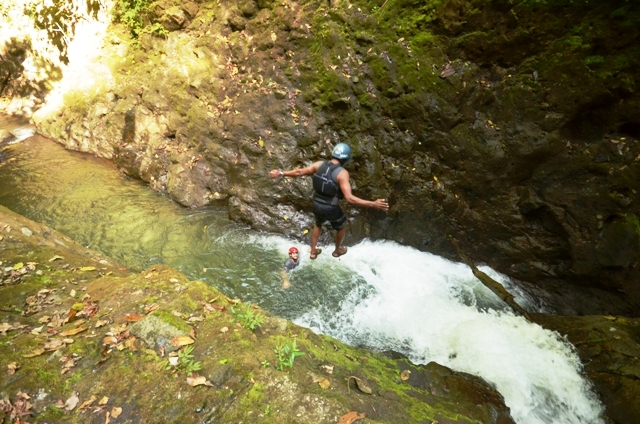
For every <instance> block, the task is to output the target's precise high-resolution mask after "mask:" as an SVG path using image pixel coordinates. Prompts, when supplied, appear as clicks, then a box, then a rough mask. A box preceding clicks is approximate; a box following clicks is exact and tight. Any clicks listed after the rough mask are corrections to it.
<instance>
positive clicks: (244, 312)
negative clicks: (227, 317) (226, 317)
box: [231, 306, 264, 331]
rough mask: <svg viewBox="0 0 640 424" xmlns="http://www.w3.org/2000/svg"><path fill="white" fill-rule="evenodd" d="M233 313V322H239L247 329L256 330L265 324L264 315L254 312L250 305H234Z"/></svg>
mask: <svg viewBox="0 0 640 424" xmlns="http://www.w3.org/2000/svg"><path fill="white" fill-rule="evenodd" d="M231 313H232V314H233V318H232V319H231V322H239V323H240V325H242V326H243V327H244V328H246V329H247V330H251V331H254V330H255V329H256V328H258V327H260V326H261V325H262V324H264V317H263V316H262V315H260V314H256V313H254V312H253V311H252V310H251V308H249V307H237V308H236V307H235V306H234V307H232V308H231Z"/></svg>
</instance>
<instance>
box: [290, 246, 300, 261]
mask: <svg viewBox="0 0 640 424" xmlns="http://www.w3.org/2000/svg"><path fill="white" fill-rule="evenodd" d="M289 257H290V258H291V259H293V260H294V261H297V260H298V248H297V247H290V248H289Z"/></svg>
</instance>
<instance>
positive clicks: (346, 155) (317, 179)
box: [269, 143, 389, 259]
mask: <svg viewBox="0 0 640 424" xmlns="http://www.w3.org/2000/svg"><path fill="white" fill-rule="evenodd" d="M331 156H332V158H331V159H330V160H325V161H318V162H315V163H313V164H312V165H309V166H307V167H306V168H300V169H293V170H290V171H281V170H279V169H273V170H271V172H269V176H270V177H271V178H278V177H302V176H305V175H312V176H313V177H312V178H313V190H314V194H313V215H314V216H315V218H316V225H315V226H314V227H313V233H312V234H311V259H315V258H316V257H317V256H318V255H319V254H320V253H321V252H322V249H319V248H318V247H317V244H318V239H319V238H320V234H321V233H322V224H323V223H324V222H326V221H329V223H330V224H331V227H332V228H333V229H334V230H336V231H337V233H336V247H335V250H334V251H333V254H332V255H333V256H334V257H336V258H338V257H340V256H342V255H344V254H345V253H347V248H346V247H344V246H342V240H344V236H345V234H346V228H345V224H346V223H347V217H346V216H345V215H344V212H342V209H341V208H340V206H339V205H338V201H339V200H340V199H345V200H346V201H347V202H349V203H351V204H352V205H357V206H364V207H368V208H375V209H380V210H383V211H386V210H388V209H389V204H388V203H387V202H386V201H385V199H377V200H375V201H372V200H364V199H361V198H359V197H358V196H356V195H354V194H353V193H352V192H351V184H350V182H349V172H348V171H347V170H346V169H344V164H345V163H346V162H347V161H348V160H349V159H351V148H350V147H349V146H348V145H346V144H345V143H338V144H337V145H336V147H335V148H334V149H333V152H332V154H331Z"/></svg>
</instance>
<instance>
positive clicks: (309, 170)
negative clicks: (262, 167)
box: [269, 161, 322, 178]
mask: <svg viewBox="0 0 640 424" xmlns="http://www.w3.org/2000/svg"><path fill="white" fill-rule="evenodd" d="M320 165H322V161H318V162H316V163H313V164H311V165H309V166H307V167H306V168H298V169H292V170H290V171H281V170H279V169H272V170H271V171H269V176H270V177H271V178H278V177H302V176H305V175H313V174H315V173H316V171H317V170H318V168H319V167H320Z"/></svg>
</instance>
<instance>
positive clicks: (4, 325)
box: [0, 322, 13, 336]
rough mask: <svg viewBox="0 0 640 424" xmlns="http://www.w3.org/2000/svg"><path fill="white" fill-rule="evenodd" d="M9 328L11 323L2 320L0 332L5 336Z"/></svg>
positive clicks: (11, 327) (11, 328) (10, 328)
mask: <svg viewBox="0 0 640 424" xmlns="http://www.w3.org/2000/svg"><path fill="white" fill-rule="evenodd" d="M9 330H13V325H11V324H9V323H8V322H3V323H2V324H0V334H2V335H3V336H6V335H7V331H9Z"/></svg>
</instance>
